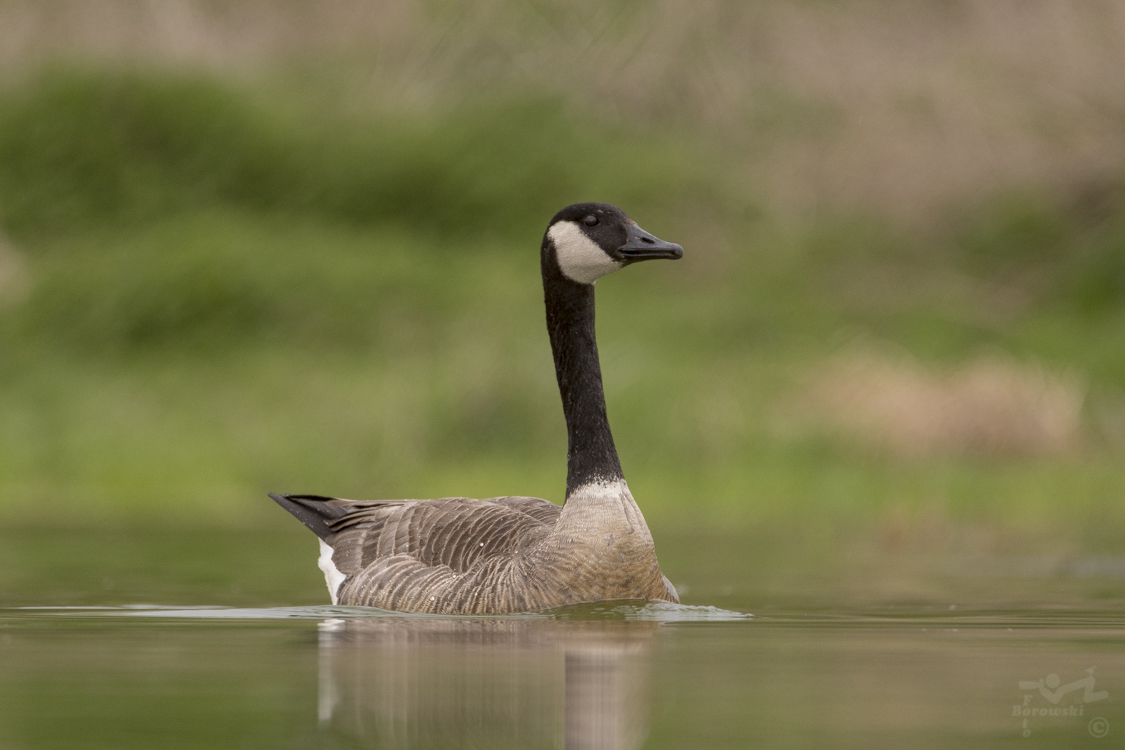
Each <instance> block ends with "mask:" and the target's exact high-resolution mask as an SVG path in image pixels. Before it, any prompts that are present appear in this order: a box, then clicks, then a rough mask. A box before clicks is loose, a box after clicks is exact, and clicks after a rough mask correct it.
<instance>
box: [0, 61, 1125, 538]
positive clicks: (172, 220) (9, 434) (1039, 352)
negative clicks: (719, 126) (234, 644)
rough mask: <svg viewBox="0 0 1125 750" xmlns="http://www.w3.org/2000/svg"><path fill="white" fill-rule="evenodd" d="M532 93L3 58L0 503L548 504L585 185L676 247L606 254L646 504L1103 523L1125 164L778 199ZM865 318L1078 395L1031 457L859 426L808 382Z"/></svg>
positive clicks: (929, 365)
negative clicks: (1009, 183) (851, 199)
mask: <svg viewBox="0 0 1125 750" xmlns="http://www.w3.org/2000/svg"><path fill="white" fill-rule="evenodd" d="M531 90H532V89H529V88H521V87H519V86H511V87H509V88H507V89H505V90H504V91H501V92H491V93H488V94H487V95H483V96H480V97H473V98H460V99H455V98H451V99H450V100H449V101H448V102H446V103H445V104H443V105H441V106H429V107H424V108H395V107H393V106H357V105H356V103H355V102H354V101H352V100H350V99H349V98H348V97H347V96H346V95H344V94H340V95H337V94H335V93H333V92H332V91H329V90H326V87H325V86H322V85H320V79H318V78H317V74H316V73H315V72H309V73H308V75H306V76H303V77H302V76H291V77H287V78H286V79H285V80H283V81H279V80H277V79H267V80H265V81H263V80H257V81H247V80H242V79H239V78H237V77H232V76H223V75H219V74H214V73H203V72H198V71H192V70H184V69H176V70H173V69H170V68H162V67H159V66H156V67H153V66H148V67H146V68H144V69H142V68H140V67H137V66H128V65H125V66H123V65H101V66H90V65H77V66H76V65H67V66H59V65H52V66H49V67H47V68H41V69H38V70H37V71H36V72H34V73H29V74H26V75H21V76H16V77H15V78H13V79H11V80H9V81H8V82H7V83H6V84H5V86H4V87H3V88H2V89H0V219H2V222H3V227H4V230H5V231H6V233H7V236H8V241H7V242H5V244H3V245H2V246H0V349H2V351H3V357H2V358H0V519H2V520H4V521H6V522H11V523H16V522H36V521H44V520H52V521H66V522H72V523H79V524H81V523H90V522H100V523H112V524H122V523H137V522H145V521H154V520H158V521H175V522H180V523H204V524H211V523H245V522H255V523H269V524H285V523H289V519H287V518H285V517H284V514H280V513H277V512H276V509H275V508H273V507H272V506H271V505H270V504H269V503H268V501H267V500H266V499H265V497H264V492H266V491H279V490H280V491H306V492H318V493H326V494H338V495H341V496H350V497H356V496H362V497H380V496H383V497H385V496H420V497H427V496H440V495H450V494H468V495H475V496H491V495H498V494H509V493H521V494H533V495H540V496H543V497H548V498H551V499H553V500H555V501H561V499H562V498H561V492H562V488H563V477H564V474H565V470H564V463H565V434H564V430H563V421H562V416H561V413H560V410H559V406H558V396H557V392H556V391H555V384H554V373H553V370H552V368H551V365H550V352H549V348H548V345H547V337H546V335H545V333H544V331H543V323H542V319H543V313H542V301H541V300H542V297H541V288H540V286H539V277H538V246H539V241H540V237H541V232H542V231H543V228H544V226H545V223H546V221H547V219H548V218H549V217H550V216H551V215H552V214H553V213H554V212H555V211H556V210H557V209H558V208H560V207H561V206H563V205H566V204H568V203H571V202H574V201H578V200H606V201H611V202H614V203H617V204H619V205H621V206H622V207H623V208H625V209H626V210H627V211H628V212H629V213H630V214H631V215H632V216H633V217H634V218H636V219H637V220H638V221H639V222H640V223H641V224H642V225H643V226H645V227H646V228H647V229H649V230H650V231H653V232H654V233H656V234H657V235H660V236H666V237H668V238H669V239H673V240H675V241H678V242H681V243H682V244H683V245H684V246H685V247H686V248H687V256H686V257H685V259H684V260H683V261H682V262H680V263H678V264H675V265H673V264H651V265H646V266H644V267H641V268H636V269H630V270H629V271H628V272H627V273H624V274H620V275H619V276H614V277H612V278H607V279H605V280H604V281H603V282H602V283H600V284H599V285H598V289H599V337H600V342H601V349H602V356H603V369H604V372H605V378H606V387H607V395H608V401H609V409H610V416H611V419H612V421H613V425H614V430H615V436H616V437H617V440H618V443H619V448H620V451H621V454H622V461H623V465H624V467H625V471H626V474H627V476H628V477H629V479H630V483H631V486H632V487H633V490H634V493H635V494H636V496H637V497H638V498H639V499H640V502H641V504H642V506H643V508H644V510H645V513H646V516H647V517H648V518H649V519H650V521H651V522H652V523H653V525H654V526H656V527H658V528H659V527H660V526H661V525H669V524H672V523H677V524H683V523H696V524H701V525H706V524H710V523H715V522H723V523H736V524H758V525H761V526H762V527H763V528H782V527H784V528H788V529H793V528H803V529H804V530H805V532H806V533H808V534H811V535H814V536H815V535H817V534H831V533H836V532H837V531H839V530H840V529H845V530H846V529H854V528H875V529H881V530H882V531H883V533H884V535H885V536H886V538H888V539H895V540H899V541H897V542H893V543H904V544H914V543H918V544H923V543H927V544H928V543H931V542H933V543H938V544H941V543H947V542H949V543H953V542H959V541H964V542H965V543H974V544H975V543H980V544H986V545H1002V544H1004V543H1005V542H1004V540H1005V539H1007V538H1009V537H1013V538H1015V537H1018V538H1022V539H1027V538H1033V539H1037V540H1040V541H1042V540H1054V541H1053V542H1051V543H1054V544H1063V545H1065V544H1069V543H1072V542H1073V543H1081V544H1085V545H1090V546H1094V547H1098V548H1112V549H1114V550H1120V547H1121V541H1120V538H1121V536H1120V534H1118V533H1117V530H1119V529H1120V528H1121V523H1122V522H1123V521H1125V510H1123V509H1125V503H1122V502H1121V500H1122V496H1123V494H1125V473H1123V472H1122V471H1121V470H1120V465H1121V459H1122V458H1123V445H1125V416H1123V414H1125V407H1123V406H1122V403H1123V397H1122V395H1121V394H1122V391H1123V389H1125V346H1123V345H1122V342H1123V341H1125V197H1123V196H1125V194H1123V192H1122V184H1123V183H1122V182H1121V181H1119V180H1114V179H1105V180H1101V181H1094V182H1091V183H1090V184H1089V185H1087V186H1086V187H1085V188H1084V189H1083V190H1082V191H1079V192H1074V191H1070V192H1066V193H1064V194H1060V193H1058V192H1052V191H1050V190H1037V189H1030V188H1024V187H1021V186H1016V187H1015V188H1012V189H1006V190H998V191H996V192H995V194H994V195H993V196H992V197H990V198H988V199H986V200H976V199H972V200H968V199H967V200H964V201H962V202H960V203H957V202H952V203H947V205H946V207H945V208H944V209H942V211H941V213H940V216H939V217H938V218H937V219H936V220H934V221H931V222H923V223H918V222H910V221H907V222H903V221H900V220H899V219H898V218H896V217H894V216H890V215H885V214H882V213H880V212H879V211H878V210H875V208H872V209H871V210H856V209H851V208H843V209H840V210H825V211H820V212H815V213H811V214H805V215H802V216H801V217H800V218H799V220H794V219H793V217H792V216H783V215H781V214H779V213H777V212H775V211H773V210H772V209H770V208H769V207H768V206H767V205H766V204H764V203H763V202H762V200H761V194H760V191H759V190H758V189H757V187H756V186H754V185H752V184H751V183H752V182H753V181H752V180H747V179H746V177H745V172H744V171H743V170H744V169H745V162H744V160H743V159H742V158H741V156H742V154H741V152H737V153H736V152H732V151H731V149H732V148H733V147H732V146H731V142H730V141H722V140H718V141H716V140H714V139H709V138H708V137H707V136H706V134H704V133H698V132H692V131H691V130H690V129H684V128H681V127H679V126H678V125H676V124H673V125H670V126H668V127H660V126H656V125H653V124H652V122H651V121H644V120H641V121H637V122H630V121H629V120H628V119H626V118H620V117H605V116H602V115H600V114H599V113H598V112H596V111H592V110H590V109H584V108H582V107H577V106H574V104H573V102H570V101H567V100H566V99H565V98H563V97H559V96H552V95H547V94H544V93H542V92H536V93H528V92H529V91H531ZM787 107H788V104H784V103H782V104H781V105H779V109H778V112H779V113H782V114H783V113H784V111H788V109H787ZM759 114H763V113H759ZM765 114H768V113H765ZM763 116H764V114H763ZM779 116H780V115H779ZM825 127H826V128H830V125H825ZM809 137H813V136H809ZM872 342H874V344H875V348H876V349H878V347H884V348H885V347H890V348H892V349H893V351H894V352H896V354H895V355H894V356H895V357H899V358H901V361H909V362H912V363H918V364H919V366H920V367H921V368H924V369H927V370H928V371H931V372H933V373H937V374H936V375H935V376H934V377H935V378H937V377H940V376H941V373H944V372H949V368H951V367H954V366H956V365H957V364H958V363H962V362H966V361H973V360H974V359H975V358H978V357H980V356H983V355H989V354H990V353H995V352H1002V353H1003V354H1004V356H1005V357H1008V358H1009V360H1008V361H1010V362H1012V363H1014V364H1012V365H1011V367H1014V368H1017V369H1019V368H1024V370H1027V371H1029V372H1043V373H1046V375H1045V377H1047V379H1048V381H1049V382H1051V383H1054V382H1056V381H1055V380H1051V378H1056V380H1058V382H1064V381H1065V382H1066V383H1070V384H1071V385H1069V386H1066V387H1068V388H1071V390H1072V391H1073V394H1074V398H1073V399H1072V400H1073V401H1074V403H1078V404H1079V405H1080V409H1081V414H1080V415H1079V417H1078V422H1077V423H1076V426H1074V427H1073V428H1068V429H1070V430H1071V432H1069V433H1067V437H1066V439H1065V440H1062V441H1060V442H1059V445H1062V446H1063V447H1062V448H1060V449H1058V450H1055V449H1051V450H1050V451H1048V452H1047V453H1045V454H1039V453H1027V452H1026V451H1021V450H1017V449H1012V450H1007V449H1005V448H1004V445H1006V444H1005V443H1003V441H1001V444H1000V448H999V449H997V450H995V451H984V452H982V451H980V450H978V449H977V447H975V446H974V445H966V446H963V447H962V448H957V446H956V444H955V445H954V448H953V449H948V447H947V448H946V449H943V450H940V451H937V452H933V451H929V452H927V451H923V452H921V453H918V452H917V451H914V452H911V451H910V450H906V451H898V450H896V449H894V446H892V447H891V448H890V449H888V448H887V446H886V445H882V444H875V443H870V442H865V441H864V440H863V439H860V438H858V437H857V433H855V432H854V431H850V428H849V426H848V425H847V424H846V423H845V424H843V425H842V426H841V424H840V423H838V422H833V421H832V419H829V418H825V415H824V414H818V413H817V411H818V408H819V407H817V405H816V403H815V401H814V399H813V398H812V396H810V393H811V392H813V391H815V388H813V387H812V386H810V385H809V381H810V378H812V379H815V378H816V377H822V378H823V377H827V378H828V379H829V380H832V379H834V378H835V376H834V375H833V373H834V372H835V370H833V369H832V368H833V366H834V365H833V364H832V363H833V362H834V361H836V360H835V358H836V357H837V356H838V355H839V354H840V353H841V352H844V353H848V352H855V351H860V352H864V351H870V350H871V344H872ZM1022 371H1023V370H1021V372H1022ZM817 373H821V375H819V376H818V375H817ZM824 373H827V375H825V374H824ZM1056 376H1057V377H1056ZM1045 382H1046V381H1045ZM810 389H811V390H810ZM943 393H944V391H943ZM924 397H925V396H924V394H922V395H919V396H918V398H924ZM951 398H954V397H951ZM1067 403H1069V402H1067ZM902 408H903V410H906V411H909V410H910V409H911V408H913V407H912V405H911V404H910V403H905V404H903V406H902ZM942 408H945V407H942ZM950 408H952V407H950ZM810 412H811V413H810ZM829 416H830V415H829ZM1002 429H1003V426H1001V430H1002ZM1012 429H1016V428H1012ZM1071 433H1073V434H1071ZM1012 444H1013V445H1015V444H1016V443H1012ZM943 445H948V444H947V443H943ZM907 448H909V446H907ZM967 529H974V530H976V531H973V532H971V533H970V532H969V531H967ZM981 529H984V530H985V533H983V536H982V534H981V533H978V532H980V530H981ZM935 539H936V540H938V541H936V542H934V541H933V540H935ZM981 539H984V540H985V541H980V540H981ZM927 540H929V541H927ZM973 540H977V541H973ZM888 543H891V542H888Z"/></svg>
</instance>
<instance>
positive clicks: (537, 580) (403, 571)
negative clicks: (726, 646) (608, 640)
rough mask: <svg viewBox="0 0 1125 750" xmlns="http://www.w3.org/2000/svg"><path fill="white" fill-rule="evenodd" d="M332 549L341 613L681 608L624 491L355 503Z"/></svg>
mask: <svg viewBox="0 0 1125 750" xmlns="http://www.w3.org/2000/svg"><path fill="white" fill-rule="evenodd" d="M325 502H327V503H328V504H330V505H335V506H337V507H339V508H340V509H341V510H346V513H345V514H344V515H341V516H339V517H338V518H336V519H335V520H333V521H332V522H330V523H329V528H330V529H331V530H332V532H333V534H332V535H331V536H328V537H325V539H324V541H325V543H326V544H327V545H328V546H329V547H331V548H332V549H333V550H334V551H335V552H334V554H333V556H332V561H333V563H334V564H335V566H336V568H337V570H338V571H339V572H340V573H341V574H343V575H345V576H347V579H346V580H345V581H344V583H343V585H342V586H340V589H339V591H338V592H337V598H338V603H339V604H349V605H361V606H369V607H379V608H382V609H392V610H399V611H404V612H432V613H442V614H498V613H507V612H533V611H539V610H544V609H550V608H552V607H559V606H564V605H567V604H577V603H581V602H593V601H602V600H607V599H649V600H664V601H671V602H678V601H679V599H678V597H677V596H676V591H675V589H674V588H673V587H672V586H671V584H670V583H668V581H667V579H665V578H664V576H663V575H662V574H661V572H660V566H659V565H658V564H657V561H656V551H655V549H654V547H653V542H652V535H651V534H650V533H649V530H648V526H647V525H646V524H645V521H644V517H643V516H642V515H641V511H640V509H639V508H638V507H637V504H636V502H635V501H634V500H633V497H632V495H631V494H630V493H629V490H628V487H627V486H626V485H625V483H624V482H612V483H608V484H594V485H588V486H587V487H584V488H582V489H581V490H579V491H578V492H575V493H572V494H571V496H570V497H569V498H568V499H567V503H566V506H565V507H559V506H558V505H555V504H553V503H550V502H547V501H546V500H541V499H539V498H534V497H497V498H492V499H489V500H472V499H469V498H442V499H439V500H392V501H381V502H356V501H349V500H327V501H325Z"/></svg>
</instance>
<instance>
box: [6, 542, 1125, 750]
mask: <svg viewBox="0 0 1125 750" xmlns="http://www.w3.org/2000/svg"><path fill="white" fill-rule="evenodd" d="M296 531H302V532H303V530H301V529H297V530H296ZM658 538H659V543H660V544H661V549H662V555H663V556H664V557H665V561H664V567H665V568H666V569H667V570H670V571H672V577H673V580H674V581H677V582H678V583H681V584H682V585H683V587H684V588H685V589H686V590H687V593H686V594H685V596H684V599H685V602H686V605H687V606H683V607H675V606H672V605H644V604H643V603H614V604H604V605H596V606H585V607H575V608H568V609H565V610H560V611H557V612H553V613H548V614H543V615H527V616H511V617H493V618H476V617H460V618H448V617H433V616H408V615H398V614H393V613H385V612H380V611H378V610H370V609H364V608H353V607H333V606H325V605H324V604H322V603H320V602H323V601H324V600H325V599H326V594H325V593H324V591H323V582H322V579H321V578H320V574H319V571H317V570H316V567H315V558H316V550H315V544H310V543H309V541H310V540H308V539H306V538H305V536H304V535H303V534H290V533H288V531H287V530H279V531H277V532H273V531H270V532H261V533H256V534H254V535H250V536H247V535H245V534H236V533H220V532H176V533H172V532H149V533H144V534H142V533H138V532H117V533H108V532H98V533H96V534H95V533H90V532H81V531H70V532H59V531H53V532H45V531H38V532H30V531H27V530H24V531H20V532H16V531H10V532H5V533H2V534H0V597H2V598H0V607H2V609H0V748H5V749H6V748H56V747H57V748H131V747H138V748H139V747H145V748H152V747H160V748H203V747H206V748H225V747H247V748H249V747H254V748H257V747H270V748H360V747H364V748H366V747H372V748H563V747H565V748H642V747H643V748H728V747H729V748H745V747H751V746H753V747H765V748H772V747H779V748H781V747H810V746H831V747H857V748H859V747H863V748H873V747H874V748H882V747H888V748H889V747H895V748H898V747H911V748H915V747H917V748H928V747H934V748H937V747H942V748H945V747H969V748H972V747H988V748H995V747H1001V748H1002V747H1008V746H1011V747H1068V748H1074V747H1078V748H1081V747H1098V748H1101V747H1119V746H1121V745H1122V743H1123V741H1125V715H1123V713H1125V712H1123V711H1122V708H1121V706H1122V703H1123V701H1125V596H1122V594H1123V592H1125V578H1122V566H1121V565H1120V561H1119V560H1117V559H1116V558H1111V557H1088V558H1048V557H1042V556H1035V555H1023V556H1010V557H982V558H978V559H968V558H965V557H964V556H951V555H949V554H947V553H943V554H941V555H934V556H929V557H927V556H924V555H911V556H906V555H902V554H897V553H896V554H890V553H878V552H874V553H870V554H868V555H867V556H865V555H864V554H862V553H860V554H858V555H857V554H856V553H855V550H845V551H843V552H842V551H841V550H838V549H837V550H832V549H827V550H826V549H822V548H819V547H817V548H809V549H797V550H793V549H790V548H789V547H788V546H787V545H785V544H782V543H779V544H777V545H775V547H774V548H773V549H772V550H771V549H768V545H767V548H763V547H762V545H761V544H759V545H757V546H756V548H755V550H754V551H753V552H749V551H748V550H747V544H746V539H743V538H740V537H736V536H731V537H715V536H714V535H706V541H707V544H706V545H702V544H701V542H700V538H699V537H693V536H690V535H683V534H681V535H672V536H668V535H661V534H658ZM759 541H760V540H759ZM664 553H667V554H664ZM836 555H840V557H839V558H838V559H837V558H836V557H835V556H836ZM825 558H826V559H827V560H828V561H829V562H831V561H833V560H835V561H836V564H834V565H833V564H826V562H825ZM751 613H752V615H751Z"/></svg>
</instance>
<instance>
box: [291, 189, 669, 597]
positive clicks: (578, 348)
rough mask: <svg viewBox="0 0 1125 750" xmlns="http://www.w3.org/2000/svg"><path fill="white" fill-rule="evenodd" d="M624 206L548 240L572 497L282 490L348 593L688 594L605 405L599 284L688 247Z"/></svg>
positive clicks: (331, 579) (570, 219)
mask: <svg viewBox="0 0 1125 750" xmlns="http://www.w3.org/2000/svg"><path fill="white" fill-rule="evenodd" d="M683 252H684V251H683V248H682V247H680V246H679V245H677V244H675V243H672V242H665V241H664V240H661V239H658V238H657V237H654V236H653V235H651V234H649V233H648V232H646V231H645V230H643V229H641V228H640V227H639V226H638V225H637V223H636V222H635V221H633V220H632V219H630V218H629V217H628V216H626V215H625V213H624V212H623V211H622V210H621V209H619V208H617V207H616V206H613V205H610V204H608V203H576V204H574V205H571V206H567V207H566V208H564V209H562V210H561V211H559V212H558V213H557V214H555V216H554V218H552V219H551V222H550V224H549V225H548V226H547V231H546V233H545V234H544V236H543V242H542V245H541V248H540V267H541V271H542V276H543V292H544V301H545V304H546V307H547V331H548V334H549V335H550V340H551V351H552V353H553V355H554V360H555V374H556V376H557V379H558V386H559V393H560V395H561V396H562V406H563V413H564V415H565V417H566V428H567V437H568V441H567V443H568V447H567V474H566V500H565V502H564V504H563V505H562V506H559V505H556V504H554V503H552V502H550V501H547V500H543V499H540V498H536V497H522V496H510V497H493V498H488V499H485V500H476V499H471V498H467V497H445V498H440V499H436V500H369V501H368V500H344V499H340V498H333V497H324V496H320V495H277V494H272V493H271V494H270V497H271V498H273V500H275V501H276V502H277V503H278V504H279V505H281V507H283V508H285V509H286V510H287V511H289V512H290V513H292V514H293V515H294V516H295V517H296V518H297V519H298V520H299V521H301V522H302V523H303V524H304V525H305V526H307V527H308V528H309V529H310V530H311V531H312V532H313V533H315V534H316V535H317V537H319V539H320V553H321V554H320V560H319V567H320V569H321V570H322V571H323V572H324V577H325V582H326V583H327V584H328V591H329V593H330V595H331V597H332V603H333V604H336V605H352V606H367V607H378V608H380V609H384V610H396V611H401V612H418V613H432V614H447V615H493V614H507V613H516V612H538V611H543V610H547V609H553V608H556V607H562V606H567V605H572V604H581V603H589V602H598V601H609V600H649V601H666V602H675V603H679V596H678V595H677V594H676V589H675V587H673V586H672V584H671V582H670V581H669V580H668V579H667V578H666V577H665V576H664V575H663V574H662V573H661V571H660V565H659V564H658V563H657V560H656V550H655V546H654V544H653V540H652V534H651V533H650V532H649V529H648V526H647V524H646V523H645V519H644V516H643V515H642V514H641V510H640V508H639V507H638V506H637V503H636V501H635V500H634V499H633V495H632V493H630V491H629V486H628V485H627V484H626V483H625V477H624V475H623V474H622V472H621V462H620V461H619V460H618V457H617V449H616V448H615V447H614V444H613V436H612V435H611V434H610V430H609V420H608V418H607V416H606V406H605V393H604V391H603V389H602V375H601V365H600V363H599V360H598V344H597V340H596V337H595V335H594V283H595V282H596V281H597V280H598V279H599V278H601V277H602V276H605V275H606V274H609V273H613V272H614V271H617V270H620V269H622V268H624V267H625V266H629V265H632V264H633V263H638V262H640V261H643V260H652V259H656V258H668V259H677V258H681V257H683Z"/></svg>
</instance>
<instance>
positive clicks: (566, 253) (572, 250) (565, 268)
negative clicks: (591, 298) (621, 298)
mask: <svg viewBox="0 0 1125 750" xmlns="http://www.w3.org/2000/svg"><path fill="white" fill-rule="evenodd" d="M547 236H548V237H550V238H551V242H553V243H555V256H556V257H557V258H558V260H559V269H560V270H562V272H563V274H564V275H565V276H566V277H567V278H569V279H572V280H574V281H577V282H578V283H579V284H593V283H594V282H595V281H597V280H598V279H600V278H601V277H602V276H605V275H606V274H607V273H613V272H614V271H616V270H618V269H619V268H623V267H624V264H622V263H620V262H618V261H616V260H614V259H613V258H611V257H609V256H608V255H606V253H605V250H602V249H601V248H600V247H598V244H597V243H596V242H594V241H593V240H592V239H590V238H589V237H587V236H586V233H585V232H583V231H582V229H581V228H580V227H579V226H578V225H577V224H575V223H574V222H573V221H560V222H559V223H557V224H555V225H554V226H553V227H551V228H550V230H548V232H547Z"/></svg>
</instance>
